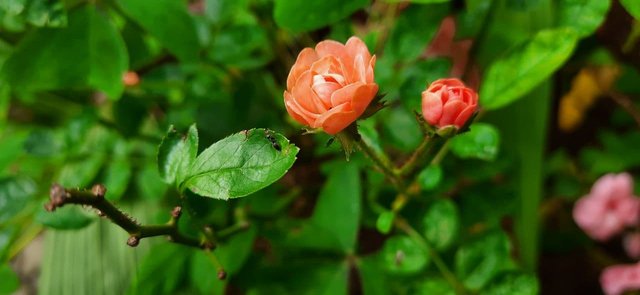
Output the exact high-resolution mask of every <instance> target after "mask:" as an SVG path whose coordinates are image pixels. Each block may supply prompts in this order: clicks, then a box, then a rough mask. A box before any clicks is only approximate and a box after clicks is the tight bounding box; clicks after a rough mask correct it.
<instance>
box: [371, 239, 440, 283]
mask: <svg viewBox="0 0 640 295" xmlns="http://www.w3.org/2000/svg"><path fill="white" fill-rule="evenodd" d="M382 258H383V260H384V267H385V268H386V269H387V271H389V272H390V273H393V274H399V275H410V274H415V273H417V272H419V271H421V270H422V269H423V268H424V267H425V266H426V265H427V264H428V263H429V256H427V253H426V252H425V251H424V250H423V249H422V248H421V247H420V246H419V245H418V243H417V242H415V241H414V240H412V239H411V238H409V237H407V236H393V237H391V238H389V239H388V240H386V241H385V242H384V247H383V248H382Z"/></svg>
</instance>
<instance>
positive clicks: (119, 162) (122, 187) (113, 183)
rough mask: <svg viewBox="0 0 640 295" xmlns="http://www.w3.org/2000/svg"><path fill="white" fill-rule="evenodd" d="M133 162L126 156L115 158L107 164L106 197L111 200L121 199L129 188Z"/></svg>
mask: <svg viewBox="0 0 640 295" xmlns="http://www.w3.org/2000/svg"><path fill="white" fill-rule="evenodd" d="M131 171H132V168H131V162H129V160H128V159H126V158H118V159H114V160H112V161H111V162H110V163H109V166H107V170H106V172H105V176H104V183H103V184H104V186H105V187H106V188H107V194H106V195H105V198H107V199H108V200H111V201H115V200H119V199H120V198H122V195H123V194H124V192H125V191H126V190H127V187H128V186H129V181H130V180H131V174H132V172H131Z"/></svg>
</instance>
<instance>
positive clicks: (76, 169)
mask: <svg viewBox="0 0 640 295" xmlns="http://www.w3.org/2000/svg"><path fill="white" fill-rule="evenodd" d="M105 159H106V155H105V154H104V153H102V152H96V153H94V154H90V155H85V156H84V157H83V158H82V159H79V160H75V161H72V162H68V163H66V164H65V165H64V166H62V169H61V170H60V175H59V176H58V183H60V184H61V185H62V186H65V187H87V186H89V185H91V182H92V181H93V180H94V179H95V178H96V175H97V174H98V172H99V171H100V167H102V164H103V163H104V161H105Z"/></svg>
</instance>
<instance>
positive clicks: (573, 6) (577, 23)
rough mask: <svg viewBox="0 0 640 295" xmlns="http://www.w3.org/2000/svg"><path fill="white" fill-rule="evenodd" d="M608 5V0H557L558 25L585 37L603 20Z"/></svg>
mask: <svg viewBox="0 0 640 295" xmlns="http://www.w3.org/2000/svg"><path fill="white" fill-rule="evenodd" d="M636 2H637V1H636ZM610 5H611V1H609V0H561V1H558V25H559V26H560V27H568V28H572V29H574V30H575V31H576V32H577V33H578V35H580V37H586V36H588V35H591V34H592V33H593V32H594V31H595V30H596V29H597V28H598V27H599V26H600V24H601V23H602V21H604V19H605V17H606V16H607V11H608V10H609V6H610ZM638 7H640V6H638Z"/></svg>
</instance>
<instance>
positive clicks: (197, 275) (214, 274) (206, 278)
mask: <svg viewBox="0 0 640 295" xmlns="http://www.w3.org/2000/svg"><path fill="white" fill-rule="evenodd" d="M217 252H218V251H217V250H215V253H214V254H215V255H216V256H217V255H218V253H217ZM189 276H190V278H191V285H193V286H194V287H195V288H196V290H198V291H199V292H200V294H224V288H225V286H226V281H221V280H219V279H218V268H217V267H216V265H215V264H214V263H213V262H212V261H211V258H210V257H209V256H208V255H207V253H206V252H205V251H194V252H193V256H191V263H190V274H189Z"/></svg>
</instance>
